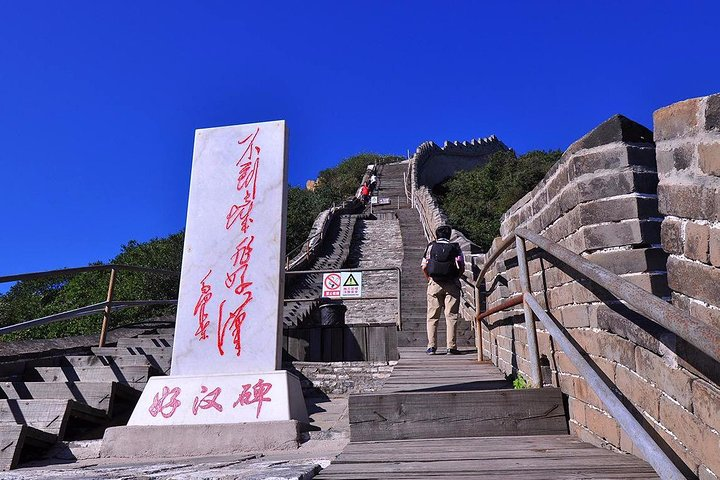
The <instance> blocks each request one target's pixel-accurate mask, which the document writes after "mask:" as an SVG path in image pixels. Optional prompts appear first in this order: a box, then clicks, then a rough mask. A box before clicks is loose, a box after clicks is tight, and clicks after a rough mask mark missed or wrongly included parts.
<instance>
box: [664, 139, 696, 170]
mask: <svg viewBox="0 0 720 480" xmlns="http://www.w3.org/2000/svg"><path fill="white" fill-rule="evenodd" d="M694 159H695V145H694V144H692V143H686V144H684V145H680V146H677V147H674V148H669V147H662V148H658V149H657V165H658V174H660V175H663V174H668V173H670V172H672V171H673V170H685V169H688V168H690V167H692V166H693V164H694V163H695V162H694Z"/></svg>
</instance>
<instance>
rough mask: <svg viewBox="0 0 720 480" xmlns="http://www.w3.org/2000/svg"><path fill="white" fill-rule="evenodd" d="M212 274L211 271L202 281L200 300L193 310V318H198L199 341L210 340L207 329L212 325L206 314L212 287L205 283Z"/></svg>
mask: <svg viewBox="0 0 720 480" xmlns="http://www.w3.org/2000/svg"><path fill="white" fill-rule="evenodd" d="M211 273H212V270H210V271H209V272H208V274H207V275H205V278H203V279H202V280H201V281H200V298H199V299H198V301H197V303H196V304H195V309H194V310H193V316H197V317H198V328H197V330H196V331H195V336H196V337H199V340H205V339H206V338H208V335H207V327H208V326H209V325H210V321H209V320H208V319H207V318H208V314H207V313H205V307H206V306H207V304H208V302H209V301H210V299H211V298H212V287H211V286H210V285H208V284H206V283H205V281H206V280H207V279H208V277H209V276H210V274H211Z"/></svg>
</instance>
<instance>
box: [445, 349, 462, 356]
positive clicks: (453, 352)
mask: <svg viewBox="0 0 720 480" xmlns="http://www.w3.org/2000/svg"><path fill="white" fill-rule="evenodd" d="M445 354H446V355H460V350H458V349H457V348H448V349H447V352H445Z"/></svg>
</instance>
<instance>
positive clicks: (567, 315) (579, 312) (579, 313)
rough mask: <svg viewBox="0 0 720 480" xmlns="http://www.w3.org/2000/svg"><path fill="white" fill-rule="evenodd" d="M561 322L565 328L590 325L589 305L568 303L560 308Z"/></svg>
mask: <svg viewBox="0 0 720 480" xmlns="http://www.w3.org/2000/svg"><path fill="white" fill-rule="evenodd" d="M559 313H560V322H561V323H562V324H563V325H564V326H565V328H576V327H589V326H590V315H589V313H588V306H587V305H568V306H566V307H564V308H561V309H559Z"/></svg>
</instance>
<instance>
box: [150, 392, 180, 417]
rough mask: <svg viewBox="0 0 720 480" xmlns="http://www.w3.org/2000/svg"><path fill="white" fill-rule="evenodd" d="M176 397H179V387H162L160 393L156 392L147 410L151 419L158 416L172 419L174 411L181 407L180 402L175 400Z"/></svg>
mask: <svg viewBox="0 0 720 480" xmlns="http://www.w3.org/2000/svg"><path fill="white" fill-rule="evenodd" d="M178 395H180V387H175V388H173V389H170V388H168V387H163V388H162V393H160V392H158V393H156V394H155V397H154V398H153V401H152V404H151V405H150V408H148V412H150V415H152V416H153V417H157V416H158V414H160V415H162V416H163V417H165V418H170V417H172V416H173V414H174V413H175V410H177V409H178V407H179V406H180V405H181V403H180V400H178V398H177V397H178Z"/></svg>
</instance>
